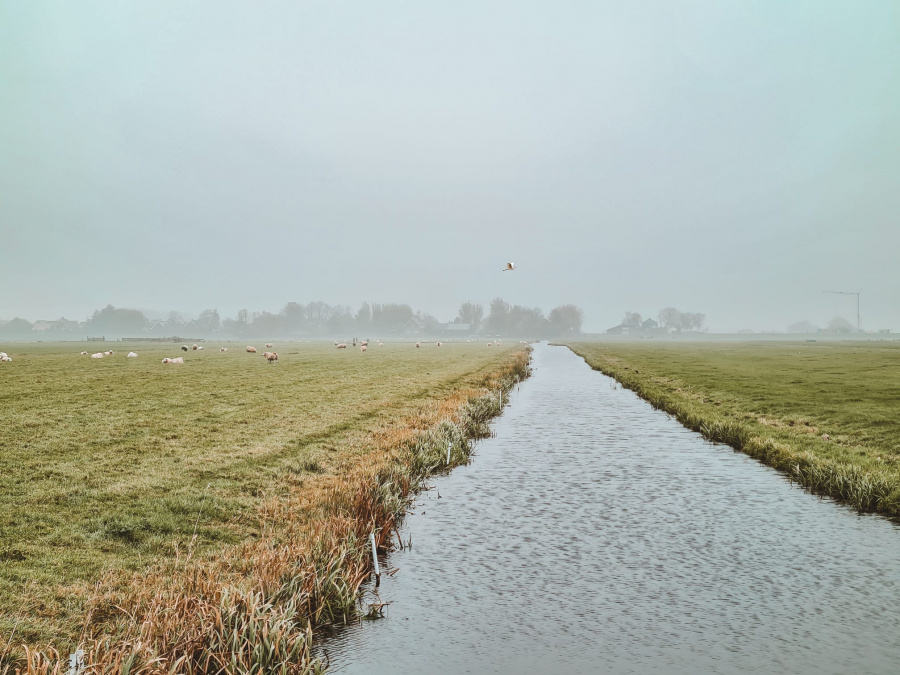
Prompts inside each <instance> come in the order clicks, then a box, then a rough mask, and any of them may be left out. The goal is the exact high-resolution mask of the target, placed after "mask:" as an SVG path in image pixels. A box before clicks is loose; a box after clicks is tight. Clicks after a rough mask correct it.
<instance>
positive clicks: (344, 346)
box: [337, 342, 347, 349]
mask: <svg viewBox="0 0 900 675" xmlns="http://www.w3.org/2000/svg"><path fill="white" fill-rule="evenodd" d="M337 348H338V349H347V343H345V342H342V343H340V344H339V345H338V346H337Z"/></svg>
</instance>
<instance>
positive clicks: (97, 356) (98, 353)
mask: <svg viewBox="0 0 900 675" xmlns="http://www.w3.org/2000/svg"><path fill="white" fill-rule="evenodd" d="M91 358H92V359H102V358H103V354H102V352H97V353H96V354H91Z"/></svg>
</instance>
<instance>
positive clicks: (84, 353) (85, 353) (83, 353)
mask: <svg viewBox="0 0 900 675" xmlns="http://www.w3.org/2000/svg"><path fill="white" fill-rule="evenodd" d="M81 355H82V356H87V355H88V353H87V352H81ZM0 356H6V354H0Z"/></svg>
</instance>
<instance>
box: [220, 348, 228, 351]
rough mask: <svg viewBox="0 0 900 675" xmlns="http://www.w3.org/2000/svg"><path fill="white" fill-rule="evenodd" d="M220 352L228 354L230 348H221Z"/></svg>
mask: <svg viewBox="0 0 900 675" xmlns="http://www.w3.org/2000/svg"><path fill="white" fill-rule="evenodd" d="M219 351H220V352H227V351H228V347H219Z"/></svg>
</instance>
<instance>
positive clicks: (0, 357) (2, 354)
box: [0, 352, 87, 359]
mask: <svg viewBox="0 0 900 675" xmlns="http://www.w3.org/2000/svg"><path fill="white" fill-rule="evenodd" d="M81 353H82V354H87V352H81ZM4 356H9V354H7V353H6V352H0V359H2V358H3V357H4Z"/></svg>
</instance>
